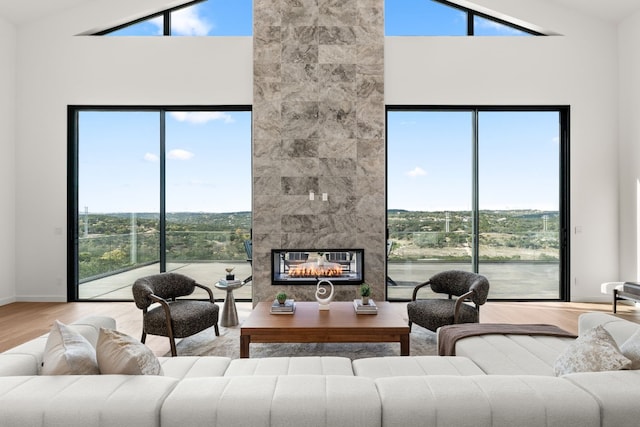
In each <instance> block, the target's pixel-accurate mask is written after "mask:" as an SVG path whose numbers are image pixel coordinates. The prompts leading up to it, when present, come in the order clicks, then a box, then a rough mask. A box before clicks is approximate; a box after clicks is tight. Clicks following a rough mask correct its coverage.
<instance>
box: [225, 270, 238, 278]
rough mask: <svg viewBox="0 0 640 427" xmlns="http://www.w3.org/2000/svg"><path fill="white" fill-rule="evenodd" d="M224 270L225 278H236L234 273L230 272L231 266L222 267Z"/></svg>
mask: <svg viewBox="0 0 640 427" xmlns="http://www.w3.org/2000/svg"><path fill="white" fill-rule="evenodd" d="M224 271H226V272H227V277H226V279H227V280H234V279H235V278H236V276H235V274H231V272H232V271H233V267H227V268H225V269H224Z"/></svg>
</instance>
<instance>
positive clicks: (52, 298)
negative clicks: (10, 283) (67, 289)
mask: <svg viewBox="0 0 640 427" xmlns="http://www.w3.org/2000/svg"><path fill="white" fill-rule="evenodd" d="M15 301H16V302H67V298H65V297H63V296H60V295H38V296H31V295H29V296H24V295H17V296H16V299H15Z"/></svg>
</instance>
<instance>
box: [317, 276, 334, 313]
mask: <svg viewBox="0 0 640 427" xmlns="http://www.w3.org/2000/svg"><path fill="white" fill-rule="evenodd" d="M325 285H328V286H329V289H330V290H331V292H329V296H328V297H325V298H323V296H324V295H326V294H327V292H328V291H327V287H326V286H325ZM332 300H333V283H331V282H330V281H329V280H318V283H317V284H316V301H318V309H319V310H329V304H330V303H331V301H332Z"/></svg>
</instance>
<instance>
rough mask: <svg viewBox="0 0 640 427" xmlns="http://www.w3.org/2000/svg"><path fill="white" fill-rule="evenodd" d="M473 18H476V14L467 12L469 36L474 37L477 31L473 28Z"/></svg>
mask: <svg viewBox="0 0 640 427" xmlns="http://www.w3.org/2000/svg"><path fill="white" fill-rule="evenodd" d="M473 18H474V14H473V13H471V12H467V35H468V36H472V35H473V34H474V31H475V30H474V28H473Z"/></svg>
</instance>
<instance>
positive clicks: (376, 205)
mask: <svg viewBox="0 0 640 427" xmlns="http://www.w3.org/2000/svg"><path fill="white" fill-rule="evenodd" d="M253 9H254V10H253V13H254V16H253V21H254V24H253V27H254V28H253V34H254V35H253V40H254V41H253V48H254V54H253V55H254V64H253V65H254V71H253V78H254V83H253V99H254V101H253V263H252V264H253V301H254V303H256V302H258V301H268V300H271V299H273V298H274V296H275V294H276V292H277V291H279V290H285V292H287V293H288V294H289V295H290V296H292V297H294V298H296V299H298V300H314V294H315V286H279V287H275V286H272V285H271V249H272V248H288V249H296V248H313V249H315V248H318V249H323V248H336V249H338V248H363V249H364V250H365V279H366V281H367V282H368V283H369V284H371V285H372V287H373V296H374V298H376V297H377V298H378V299H383V298H384V283H385V272H384V267H385V262H386V236H385V215H386V212H385V142H384V136H385V135H384V133H385V132H384V126H385V111H384V110H385V107H384V18H383V11H384V8H383V0H254V2H253ZM311 191H312V192H314V193H315V195H316V197H315V200H313V201H312V200H309V192H311ZM322 193H327V195H328V201H322V197H321V195H322ZM356 288H357V287H356V286H346V285H345V286H337V287H336V291H337V295H336V300H345V301H346V300H351V299H353V298H354V297H355V296H356Z"/></svg>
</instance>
